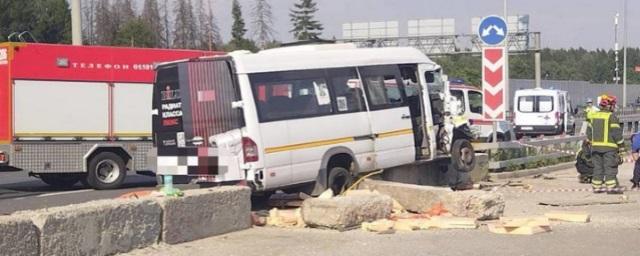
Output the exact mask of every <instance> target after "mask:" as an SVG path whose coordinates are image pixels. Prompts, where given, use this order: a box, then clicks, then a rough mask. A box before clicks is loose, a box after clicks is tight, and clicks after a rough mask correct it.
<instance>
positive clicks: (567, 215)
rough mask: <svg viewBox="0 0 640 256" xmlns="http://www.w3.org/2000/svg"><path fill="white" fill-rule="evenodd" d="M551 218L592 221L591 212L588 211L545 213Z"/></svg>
mask: <svg viewBox="0 0 640 256" xmlns="http://www.w3.org/2000/svg"><path fill="white" fill-rule="evenodd" d="M544 216H546V217H547V218H549V219H550V220H555V221H567V222H579V223H587V222H589V221H591V214H589V213H587V212H569V211H553V212H548V213H545V214H544Z"/></svg>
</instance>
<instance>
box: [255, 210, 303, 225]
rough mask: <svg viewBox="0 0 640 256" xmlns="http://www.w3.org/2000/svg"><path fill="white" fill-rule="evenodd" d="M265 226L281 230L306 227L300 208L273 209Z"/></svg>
mask: <svg viewBox="0 0 640 256" xmlns="http://www.w3.org/2000/svg"><path fill="white" fill-rule="evenodd" d="M265 224H266V225H267V226H272V227H280V228H303V227H305V223H304V220H302V214H301V210H300V208H298V209H287V210H280V209H277V208H273V209H271V210H270V211H269V217H267V219H266V223H265Z"/></svg>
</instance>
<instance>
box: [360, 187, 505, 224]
mask: <svg viewBox="0 0 640 256" xmlns="http://www.w3.org/2000/svg"><path fill="white" fill-rule="evenodd" d="M361 188H367V189H375V190H377V191H379V192H380V193H382V194H386V195H389V196H391V197H392V198H393V199H395V200H397V201H398V203H399V204H401V205H402V206H404V207H405V208H406V209H407V210H409V211H412V212H425V211H427V210H429V209H431V208H432V207H433V205H436V204H438V203H442V204H443V207H444V209H447V210H448V211H449V212H450V213H451V214H452V215H454V216H458V217H470V218H475V219H477V220H494V219H498V218H499V217H500V216H502V214H503V212H504V207H505V199H504V197H503V196H502V194H500V193H495V192H486V191H478V190H467V191H455V192H454V191H451V190H450V189H448V188H441V187H431V186H420V185H413V184H404V183H396V182H388V181H379V180H369V179H367V180H365V181H363V182H362V184H361Z"/></svg>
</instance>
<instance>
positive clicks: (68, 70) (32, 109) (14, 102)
mask: <svg viewBox="0 0 640 256" xmlns="http://www.w3.org/2000/svg"><path fill="white" fill-rule="evenodd" d="M215 54H217V53H215V52H204V51H188V50H165V49H139V48H119V47H101V46H71V45H50V44H32V43H3V44H0V168H17V169H22V170H25V171H28V172H29V174H30V175H32V176H35V177H38V178H40V179H42V180H43V181H44V182H45V183H47V184H50V185H53V186H58V187H68V186H72V185H74V184H76V183H77V182H79V181H80V182H82V183H84V184H85V185H87V186H90V187H93V188H96V189H112V188H117V187H119V186H120V185H122V183H123V182H124V179H125V176H126V174H127V171H136V172H139V173H144V170H145V169H146V167H147V166H148V165H147V163H146V162H147V156H146V155H147V151H148V150H149V149H151V148H152V142H151V123H152V122H151V105H152V103H151V101H152V94H153V85H152V84H153V80H154V63H157V62H165V61H173V60H178V59H189V58H195V57H201V56H207V55H215Z"/></svg>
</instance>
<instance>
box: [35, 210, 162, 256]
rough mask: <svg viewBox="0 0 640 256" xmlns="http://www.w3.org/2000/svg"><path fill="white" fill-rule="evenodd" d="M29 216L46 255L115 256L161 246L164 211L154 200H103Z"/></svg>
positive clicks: (37, 212)
mask: <svg viewBox="0 0 640 256" xmlns="http://www.w3.org/2000/svg"><path fill="white" fill-rule="evenodd" d="M27 215H28V216H30V217H31V219H32V220H33V223H34V224H35V225H36V226H37V227H38V228H39V230H40V249H41V252H42V255H112V254H116V253H124V252H128V251H131V250H133V249H137V248H144V247H147V246H151V245H153V244H155V243H157V242H158V240H159V237H160V231H161V226H160V221H161V216H162V209H161V208H160V205H158V203H157V202H155V201H153V200H101V201H93V202H89V203H84V204H78V205H69V206H64V207H55V208H49V209H43V210H38V211H35V212H27Z"/></svg>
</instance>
